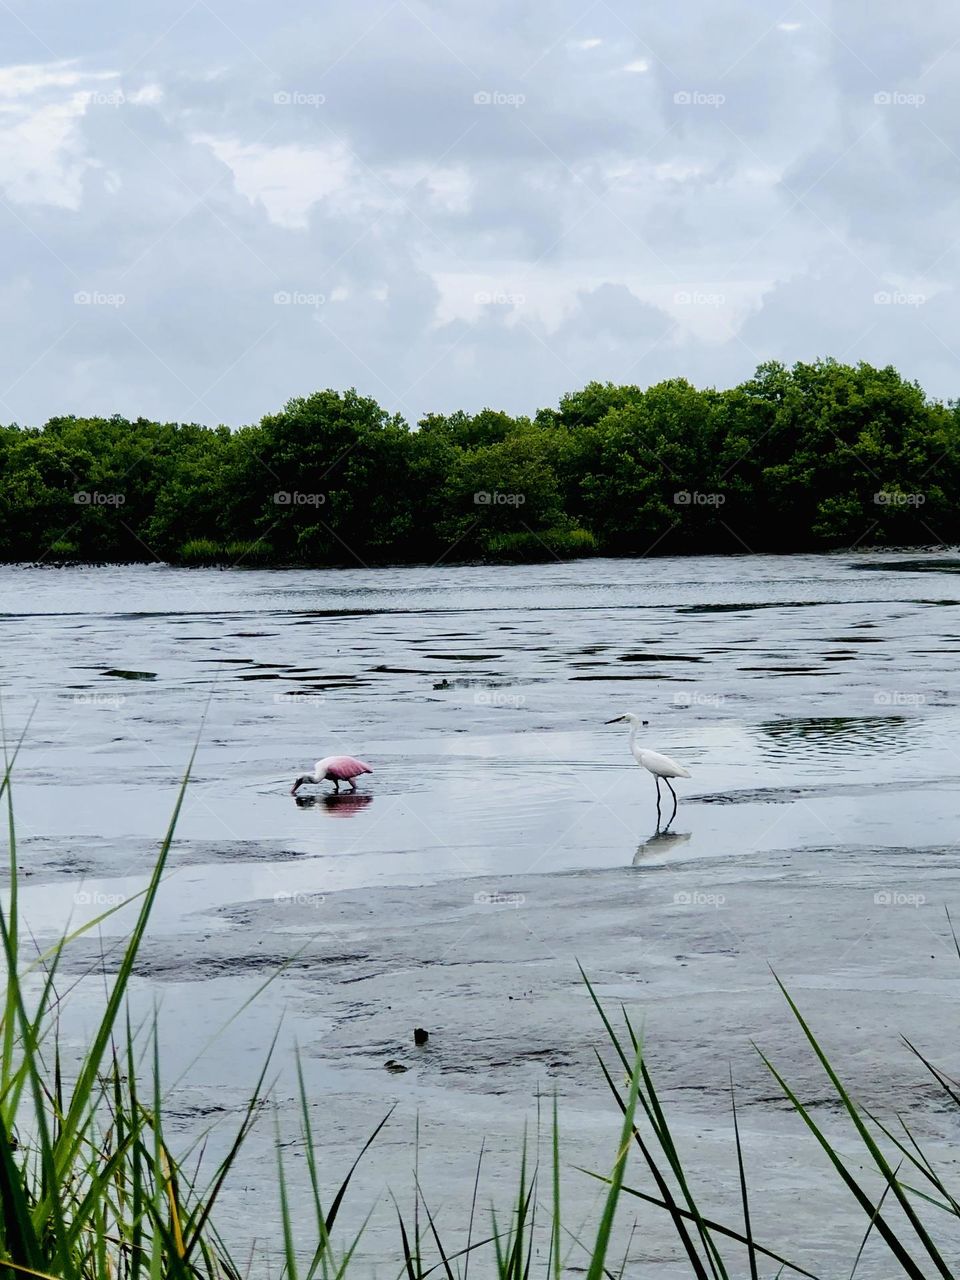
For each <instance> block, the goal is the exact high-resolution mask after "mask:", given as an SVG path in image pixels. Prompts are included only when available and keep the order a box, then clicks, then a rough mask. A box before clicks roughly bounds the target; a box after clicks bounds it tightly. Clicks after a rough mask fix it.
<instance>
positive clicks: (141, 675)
mask: <svg viewBox="0 0 960 1280" xmlns="http://www.w3.org/2000/svg"><path fill="white" fill-rule="evenodd" d="M103 675H105V676H115V677H116V678H117V679H118V680H156V678H157V673H156V672H155V671H125V670H124V669H123V668H122V667H109V668H108V669H107V670H106V671H104V672H103Z"/></svg>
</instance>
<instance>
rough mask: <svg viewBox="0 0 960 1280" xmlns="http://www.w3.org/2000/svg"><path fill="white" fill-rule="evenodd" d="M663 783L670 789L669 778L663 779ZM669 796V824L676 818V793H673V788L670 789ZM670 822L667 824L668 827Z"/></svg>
mask: <svg viewBox="0 0 960 1280" xmlns="http://www.w3.org/2000/svg"><path fill="white" fill-rule="evenodd" d="M664 782H665V783H666V784H667V786H668V787H670V779H669V778H664ZM670 794H671V795H672V796H673V813H671V815H670V822H672V821H673V820H674V818H675V817H676V816H677V793H676V792H675V791H674V789H673V787H670ZM670 822H668V823H667V826H668V827H669V825H670Z"/></svg>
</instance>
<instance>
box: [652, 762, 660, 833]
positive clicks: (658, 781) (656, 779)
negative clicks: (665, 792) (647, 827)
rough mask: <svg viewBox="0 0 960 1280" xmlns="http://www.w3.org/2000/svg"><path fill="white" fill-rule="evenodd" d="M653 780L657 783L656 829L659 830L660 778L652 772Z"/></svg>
mask: <svg viewBox="0 0 960 1280" xmlns="http://www.w3.org/2000/svg"><path fill="white" fill-rule="evenodd" d="M653 780H654V782H655V783H656V784H657V830H658V831H659V830H660V779H659V778H658V777H657V775H656V774H654V775H653Z"/></svg>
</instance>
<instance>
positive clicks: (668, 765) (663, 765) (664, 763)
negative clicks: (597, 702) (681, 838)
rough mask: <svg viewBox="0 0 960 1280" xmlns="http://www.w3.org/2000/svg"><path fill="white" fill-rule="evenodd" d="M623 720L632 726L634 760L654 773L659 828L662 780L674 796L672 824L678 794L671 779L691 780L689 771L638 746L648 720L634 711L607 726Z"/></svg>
mask: <svg viewBox="0 0 960 1280" xmlns="http://www.w3.org/2000/svg"><path fill="white" fill-rule="evenodd" d="M621 720H625V721H626V722H627V724H628V725H629V726H630V750H631V751H632V752H633V758H634V760H636V762H637V764H638V765H639V766H640V768H641V769H646V771H647V773H652V774H653V776H654V778H655V779H656V783H657V827H658V829H659V826H660V779H661V778H662V779H663V780H664V782H665V783H666V784H667V786H668V787H670V794H671V795H672V796H673V813H671V815H670V818H669V820H668V822H667V826H668V827H669V825H670V823H671V822H672V821H673V820H674V818H675V817H676V815H677V793H676V792H675V791H674V789H673V786H672V785H671V783H670V779H671V778H689V777H690V774H689V771H688V770H686V769H685V768H684V767H683V765H682V764H677V762H676V760H671V759H670V757H669V756H663V755H661V754H660V752H659V751H650V750H649V749H648V748H646V747H638V746H637V730H638V729H639V728H640V726H641V725H642V724H646V723H647V722H646V720H641V719H640V717H639V716H635V715H634V714H633V712H632V711H627V712H626V713H625V714H624V715H622V716H614V717H613V719H612V720H607V721H606V723H607V724H618V723H619V722H620V721H621Z"/></svg>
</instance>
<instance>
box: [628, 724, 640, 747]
mask: <svg viewBox="0 0 960 1280" xmlns="http://www.w3.org/2000/svg"><path fill="white" fill-rule="evenodd" d="M639 728H640V726H639V725H637V724H632V725H631V726H630V750H631V751H635V750H636V746H637V730H638V729H639Z"/></svg>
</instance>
